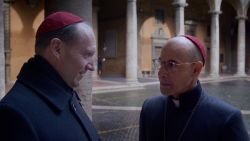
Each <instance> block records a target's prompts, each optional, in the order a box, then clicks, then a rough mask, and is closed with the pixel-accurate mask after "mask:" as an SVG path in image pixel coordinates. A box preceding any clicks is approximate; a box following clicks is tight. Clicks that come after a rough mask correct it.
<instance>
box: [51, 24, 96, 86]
mask: <svg viewBox="0 0 250 141" xmlns="http://www.w3.org/2000/svg"><path fill="white" fill-rule="evenodd" d="M77 28H78V29H77V31H78V33H79V34H78V36H79V37H78V39H77V40H75V41H73V42H70V43H66V42H64V41H62V40H60V39H52V40H59V41H58V42H59V43H58V44H57V48H56V49H55V52H56V54H57V55H56V63H55V67H56V70H57V71H58V73H59V74H60V75H61V77H62V78H63V79H64V81H65V82H66V83H67V84H68V85H69V86H70V87H72V88H74V87H76V86H78V85H79V83H80V80H81V79H82V78H83V76H84V74H85V73H86V72H87V71H93V70H94V60H93V56H94V53H95V50H96V49H95V48H96V43H95V37H94V33H93V30H92V29H91V28H90V27H89V26H88V25H86V24H82V23H80V24H78V26H77ZM52 43H53V41H52Z"/></svg>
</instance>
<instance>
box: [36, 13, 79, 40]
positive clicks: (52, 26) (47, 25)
mask: <svg viewBox="0 0 250 141" xmlns="http://www.w3.org/2000/svg"><path fill="white" fill-rule="evenodd" d="M79 22H83V19H81V18H80V17H79V16H76V15H74V14H72V13H69V12H55V13H52V14H50V15H49V16H47V17H46V18H45V19H44V21H43V22H42V23H41V25H40V26H39V28H38V30H37V32H36V38H37V37H39V36H41V35H43V34H44V33H48V32H51V31H55V30H58V29H60V28H63V27H65V26H68V25H71V24H74V23H79Z"/></svg>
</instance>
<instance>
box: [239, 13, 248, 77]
mask: <svg viewBox="0 0 250 141" xmlns="http://www.w3.org/2000/svg"><path fill="white" fill-rule="evenodd" d="M236 18H237V19H238V42H237V72H236V75H237V76H245V75H246V73H245V63H246V61H245V58H246V41H245V38H246V26H245V22H246V19H247V18H246V17H245V16H238V17H236Z"/></svg>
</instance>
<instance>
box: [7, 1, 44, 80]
mask: <svg viewBox="0 0 250 141" xmlns="http://www.w3.org/2000/svg"><path fill="white" fill-rule="evenodd" d="M43 7H44V6H43V4H42V3H40V5H38V6H37V7H35V8H32V7H30V6H29V5H28V4H27V3H26V1H25V0H20V1H15V2H14V3H13V4H12V5H11V8H10V35H11V36H10V46H11V59H10V81H12V82H14V81H15V80H16V76H17V74H18V73H19V71H20V69H21V66H22V65H23V63H24V62H25V61H27V59H28V58H30V57H31V56H33V55H34V42H35V29H34V28H32V27H33V23H34V21H35V19H36V17H37V15H38V13H39V12H40V11H41V10H42V9H43Z"/></svg>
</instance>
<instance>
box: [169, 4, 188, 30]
mask: <svg viewBox="0 0 250 141" xmlns="http://www.w3.org/2000/svg"><path fill="white" fill-rule="evenodd" d="M172 4H173V5H174V6H175V7H176V9H175V32H176V35H184V34H185V25H184V19H185V18H184V8H185V7H186V6H188V4H187V3H180V2H173V3H172Z"/></svg>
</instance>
